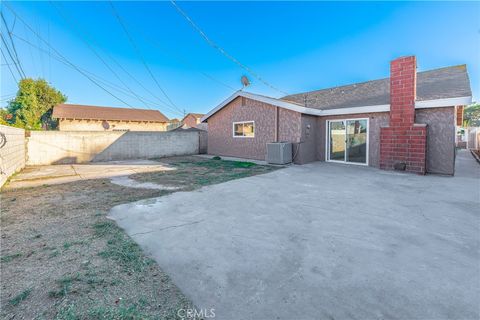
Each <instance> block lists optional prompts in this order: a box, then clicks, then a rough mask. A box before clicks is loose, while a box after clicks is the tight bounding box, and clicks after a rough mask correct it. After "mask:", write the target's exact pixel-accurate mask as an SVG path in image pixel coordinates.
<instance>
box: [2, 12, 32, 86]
mask: <svg viewBox="0 0 480 320" xmlns="http://www.w3.org/2000/svg"><path fill="white" fill-rule="evenodd" d="M0 16H1V17H2V21H3V24H4V25H5V29H7V35H8V38H9V39H10V43H11V45H12V49H13V53H14V55H15V58H16V62H17V63H18V67H19V69H20V70H21V71H22V75H23V77H24V78H26V75H25V71H24V70H23V68H22V64H21V63H20V58H19V57H18V52H17V48H15V42H13V39H12V35H11V31H10V30H9V28H8V25H7V21H6V20H5V16H4V15H3V12H0ZM15 21H16V20H15ZM14 26H15V25H14ZM12 30H13V28H12Z"/></svg>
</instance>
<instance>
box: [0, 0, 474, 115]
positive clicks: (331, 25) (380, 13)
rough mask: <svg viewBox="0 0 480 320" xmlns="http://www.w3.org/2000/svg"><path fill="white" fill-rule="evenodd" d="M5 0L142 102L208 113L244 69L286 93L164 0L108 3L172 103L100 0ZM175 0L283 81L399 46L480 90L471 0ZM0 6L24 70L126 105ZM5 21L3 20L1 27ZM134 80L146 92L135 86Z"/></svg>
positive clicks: (390, 55) (125, 96)
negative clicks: (464, 75) (454, 68)
mask: <svg viewBox="0 0 480 320" xmlns="http://www.w3.org/2000/svg"><path fill="white" fill-rule="evenodd" d="M8 3H9V4H10V6H11V7H12V8H13V9H14V10H15V11H16V12H17V14H18V15H19V16H20V17H22V19H24V21H25V22H26V23H28V24H29V26H30V27H31V28H33V29H34V30H35V32H37V33H38V34H39V35H40V36H41V37H43V38H44V39H45V40H46V41H47V42H48V43H50V44H51V46H52V47H53V48H55V49H56V50H57V51H58V52H60V53H61V54H62V55H63V56H64V57H66V58H67V59H68V60H69V61H70V62H71V63H73V64H74V65H75V66H76V67H78V68H81V69H82V70H85V71H84V72H87V74H89V75H90V77H91V78H93V79H94V80H95V79H96V81H97V82H100V81H105V80H106V81H107V82H106V83H105V82H102V85H103V86H104V87H105V88H106V89H107V90H109V91H111V92H112V93H113V94H114V95H115V96H117V97H118V98H119V99H121V100H122V101H124V102H126V103H127V104H129V105H131V106H133V107H136V108H146V106H145V104H146V105H147V106H148V108H151V109H159V110H160V111H162V112H163V113H165V114H166V115H167V116H168V117H170V118H173V117H181V111H182V110H184V109H185V110H186V111H187V112H200V113H206V112H207V111H209V110H210V109H211V108H213V107H214V106H215V105H217V104H218V103H219V102H221V101H222V100H224V99H225V98H227V97H228V96H229V95H230V94H231V93H232V92H233V91H234V89H239V88H240V87H241V84H240V77H241V76H242V75H247V76H248V77H249V79H250V81H251V86H250V87H249V88H248V90H249V91H251V92H256V93H261V94H265V95H270V96H274V97H281V96H282V95H283V94H282V93H281V92H279V91H276V90H274V89H272V88H270V87H268V86H266V85H264V84H262V83H261V82H260V81H258V80H257V79H256V78H254V77H252V76H251V75H250V74H248V72H246V71H245V70H243V69H242V68H240V67H239V66H237V65H236V64H235V63H233V62H232V61H230V60H229V59H227V58H226V57H225V56H223V55H222V54H220V53H219V52H218V51H217V50H216V49H214V48H212V47H211V46H209V45H208V44H207V43H206V41H205V40H204V39H203V38H202V37H201V36H200V35H199V34H198V33H197V32H196V31H195V30H194V29H193V28H192V26H191V25H190V24H189V23H188V22H187V21H186V20H185V18H184V17H182V16H181V15H180V14H179V13H178V12H177V11H176V10H175V8H174V7H173V5H172V4H171V3H170V2H114V6H115V8H116V10H117V12H118V13H119V15H120V16H121V18H122V19H123V20H124V22H125V25H126V28H127V30H128V32H129V33H130V34H131V36H132V38H133V39H134V41H135V44H136V46H137V48H138V52H140V54H141V55H142V56H143V58H144V60H145V62H146V64H147V66H148V68H149V69H150V70H151V71H152V73H153V74H154V77H155V79H156V80H157V81H158V83H159V84H160V86H161V87H162V89H163V90H164V91H165V92H166V93H167V95H168V97H169V98H170V99H171V100H172V101H173V104H174V106H172V104H171V103H169V102H168V101H167V98H166V97H165V96H164V95H163V93H162V92H161V90H160V89H159V87H158V86H157V85H156V83H155V81H154V80H153V79H152V78H151V77H150V75H149V73H148V70H147V69H146V68H145V66H144V64H143V63H142V61H141V59H140V58H139V56H138V54H137V53H136V51H135V49H134V48H133V47H132V45H131V43H130V42H129V40H128V38H127V36H126V34H125V32H124V31H123V29H122V27H121V25H120V24H119V22H118V21H117V19H116V18H115V16H114V15H113V11H112V9H111V7H110V4H109V3H108V2H55V3H54V4H52V3H50V2H12V1H10V2H8ZM178 5H179V6H180V7H181V8H182V9H183V10H184V11H185V12H186V13H187V14H188V15H189V16H190V17H191V18H192V19H193V21H195V23H196V24H197V25H198V26H199V27H200V28H202V29H203V30H204V31H205V33H206V34H207V35H208V36H209V37H210V38H211V39H212V40H213V41H215V42H216V43H217V44H218V45H220V46H221V47H223V48H224V49H225V50H226V51H227V52H228V53H230V54H231V55H232V56H234V57H235V58H236V59H238V60H239V61H240V62H241V63H243V64H245V65H247V66H248V67H249V68H251V69H252V70H253V71H254V72H256V73H257V74H258V75H260V76H261V77H262V78H263V79H265V80H266V81H267V82H268V83H270V84H272V85H273V86H274V87H276V88H278V89H280V90H281V91H284V92H287V93H296V92H303V91H308V90H315V89H321V88H326V87H332V86H337V85H342V84H349V83H353V82H360V81H367V80H372V79H377V78H384V77H387V76H388V73H389V62H390V60H392V59H394V58H396V57H399V56H404V55H416V56H417V63H418V69H419V71H422V70H428V69H434V68H439V67H444V66H449V65H456V64H467V66H468V71H469V76H470V80H471V85H472V90H473V95H474V99H475V98H477V99H478V95H479V93H480V89H479V86H480V78H479V70H480V59H479V57H480V39H479V37H480V3H479V2H455V3H452V2H336V3H332V2H178ZM2 12H3V13H4V15H5V18H6V20H7V23H8V25H9V27H10V28H12V26H13V25H14V27H13V34H14V35H13V40H14V42H15V45H16V48H17V51H18V55H19V59H20V62H21V64H22V66H23V69H24V70H25V73H26V74H27V76H29V77H34V78H37V77H42V78H45V79H46V80H47V81H49V82H50V83H51V84H52V85H53V86H55V87H57V88H58V89H60V90H61V91H62V92H64V93H65V94H66V95H67V96H68V102H69V103H77V104H91V105H105V106H118V107H126V105H125V104H124V103H123V102H121V101H120V100H118V99H116V98H114V97H113V96H111V95H109V94H108V93H106V92H105V91H103V90H102V89H100V88H99V87H97V86H96V85H95V84H93V83H92V82H91V81H90V80H88V79H87V78H86V77H85V76H83V75H82V74H80V73H79V72H77V71H76V70H75V69H73V68H71V67H68V66H66V65H64V64H62V63H60V62H58V61H57V60H55V58H54V57H55V53H54V51H53V49H51V48H49V47H48V46H47V45H46V44H45V43H44V42H42V41H41V40H39V39H38V38H37V37H36V35H35V34H34V33H33V32H32V31H30V30H29V29H28V28H27V27H26V26H25V25H24V24H23V23H22V22H21V21H20V20H19V19H17V20H16V21H15V24H14V18H13V17H14V16H13V14H12V12H11V11H10V10H8V8H7V7H6V6H5V5H3V4H2ZM4 30H5V29H4V27H3V25H2V33H3V32H4ZM79 31H80V33H79ZM80 34H84V35H86V38H87V39H89V40H88V42H87V43H89V44H90V45H91V46H92V47H94V49H95V50H96V52H97V53H98V54H99V55H100V56H101V57H102V58H103V59H104V61H105V62H106V63H107V64H108V65H109V66H110V68H111V69H113V71H114V72H115V73H116V74H117V76H118V77H119V78H120V79H121V80H122V81H123V83H124V84H125V85H126V86H128V88H126V87H125V86H124V84H122V82H121V81H120V80H118V79H117V78H116V77H115V75H114V74H113V73H112V71H111V70H109V69H108V68H107V67H106V66H105V65H104V64H103V63H102V61H101V60H100V59H99V58H98V57H97V56H96V55H95V54H94V53H93V52H92V51H91V50H90V49H89V47H88V46H87V44H86V43H85V42H84V41H83V40H82V37H81V36H80ZM20 38H21V39H23V40H21V39H20ZM25 41H29V42H30V43H31V45H28V44H27V43H26V42H25ZM2 48H3V45H2ZM111 58H113V59H111ZM114 60H115V61H116V63H117V64H116V63H115V62H114ZM5 63H6V61H4V60H3V58H2V66H1V71H2V72H1V105H2V106H5V104H6V101H7V100H8V98H9V97H10V96H11V95H12V94H14V93H15V91H16V82H15V80H14V79H13V77H12V75H11V74H10V72H9V70H8V66H7V65H5ZM119 65H120V66H121V67H120V66H119ZM11 67H12V70H13V72H14V74H15V76H16V77H17V78H18V74H16V71H15V69H13V67H14V66H11ZM122 68H123V69H124V70H126V71H127V72H128V73H130V74H131V75H132V76H133V78H134V79H136V80H133V79H132V78H131V77H130V76H129V75H128V74H127V73H126V72H125V71H124V70H122ZM212 78H213V79H214V80H212ZM219 82H220V83H219ZM139 83H140V84H139ZM128 90H131V91H128ZM132 91H133V92H134V93H135V94H136V95H137V96H140V98H141V100H143V101H144V102H145V104H144V102H142V101H140V99H138V98H137V97H135V96H132V93H131V92H132ZM149 91H150V92H151V93H153V94H151V93H149ZM129 95H130V96H129ZM159 100H162V101H159Z"/></svg>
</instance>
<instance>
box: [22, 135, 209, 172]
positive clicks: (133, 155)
mask: <svg viewBox="0 0 480 320" xmlns="http://www.w3.org/2000/svg"><path fill="white" fill-rule="evenodd" d="M199 141H200V139H199V133H198V132H191V131H190V132H182V131H169V132H146V131H145V132H141V131H135V132H134V131H129V132H74V131H32V132H30V137H29V138H27V165H48V164H61V163H84V162H90V161H111V160H127V159H151V158H160V157H168V156H177V155H190V154H198V153H199V148H200V146H199Z"/></svg>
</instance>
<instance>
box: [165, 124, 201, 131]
mask: <svg viewBox="0 0 480 320" xmlns="http://www.w3.org/2000/svg"><path fill="white" fill-rule="evenodd" d="M170 131H205V130H203V129H199V128H193V127H189V126H185V125H183V126H181V127H178V128H175V129H172V130H170Z"/></svg>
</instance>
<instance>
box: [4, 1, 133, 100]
mask: <svg viewBox="0 0 480 320" xmlns="http://www.w3.org/2000/svg"><path fill="white" fill-rule="evenodd" d="M5 5H6V7H7V8H8V9H9V10H10V11H11V12H12V13H13V14H14V15H15V16H16V17H17V18H18V19H19V20H20V21H21V22H22V23H23V24H24V25H26V26H27V27H28V29H29V30H30V31H31V32H33V33H34V34H35V35H36V36H37V38H38V39H40V40H42V42H44V43H45V44H46V45H47V46H48V47H50V48H51V49H52V50H53V51H54V52H55V53H56V54H57V55H58V56H60V57H61V58H62V59H64V60H65V62H67V63H68V64H69V65H70V66H72V67H73V68H74V69H75V70H77V71H78V72H80V73H81V74H82V75H84V76H85V77H86V78H88V79H89V80H90V81H91V82H93V83H94V84H95V85H96V86H97V87H99V88H100V89H102V90H103V91H105V92H106V93H108V94H109V95H111V96H112V97H114V98H115V99H117V100H118V101H120V102H122V103H123V104H125V105H127V106H129V107H131V108H133V107H132V106H131V105H130V104H129V103H127V102H126V101H124V100H123V99H121V98H119V97H117V96H116V95H114V94H113V93H111V92H110V91H109V90H107V89H105V88H104V87H103V86H101V85H100V84H99V83H98V82H97V81H95V79H92V78H91V77H90V76H89V75H88V74H86V73H85V72H83V71H82V70H81V69H79V68H78V67H77V66H76V65H75V64H73V63H72V62H70V61H69V60H68V59H67V58H66V57H65V56H63V55H62V54H61V53H60V52H58V50H57V49H55V48H53V47H52V46H51V45H50V44H49V43H48V42H47V41H46V40H44V39H43V38H42V37H41V36H40V35H39V34H38V32H36V31H35V30H33V28H32V27H31V26H30V25H29V24H28V23H26V22H25V20H23V19H22V18H21V17H20V16H18V14H17V13H16V12H15V11H14V10H13V9H12V8H11V7H10V4H8V3H6V2H5Z"/></svg>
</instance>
